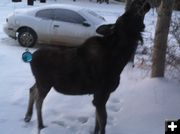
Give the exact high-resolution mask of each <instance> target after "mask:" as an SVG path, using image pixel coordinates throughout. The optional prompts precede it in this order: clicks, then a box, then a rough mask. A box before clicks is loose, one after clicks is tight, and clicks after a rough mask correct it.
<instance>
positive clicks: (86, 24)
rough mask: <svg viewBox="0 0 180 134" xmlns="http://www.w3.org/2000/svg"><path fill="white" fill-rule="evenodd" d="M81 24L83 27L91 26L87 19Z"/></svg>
mask: <svg viewBox="0 0 180 134" xmlns="http://www.w3.org/2000/svg"><path fill="white" fill-rule="evenodd" d="M82 25H83V26H85V27H90V26H91V25H90V24H89V23H88V22H87V21H84V22H83V23H82Z"/></svg>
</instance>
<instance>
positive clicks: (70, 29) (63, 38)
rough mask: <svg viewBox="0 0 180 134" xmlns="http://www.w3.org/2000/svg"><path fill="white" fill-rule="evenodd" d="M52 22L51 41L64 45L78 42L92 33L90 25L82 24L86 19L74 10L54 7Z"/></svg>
mask: <svg viewBox="0 0 180 134" xmlns="http://www.w3.org/2000/svg"><path fill="white" fill-rule="evenodd" d="M54 15H55V18H54V21H53V24H52V29H53V41H54V42H55V43H64V44H66V45H72V44H80V43H82V42H83V41H84V40H85V39H87V38H88V37H89V36H90V35H92V27H91V25H87V23H86V25H84V24H85V23H84V22H86V21H87V20H86V19H85V18H84V17H82V16H81V15H80V14H78V13H77V12H75V11H72V10H69V9H55V10H54Z"/></svg>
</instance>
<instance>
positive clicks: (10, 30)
mask: <svg viewBox="0 0 180 134" xmlns="http://www.w3.org/2000/svg"><path fill="white" fill-rule="evenodd" d="M3 31H4V32H5V33H6V34H7V35H8V36H9V37H11V38H13V39H16V30H15V29H14V28H12V27H9V26H8V25H7V24H4V25H3Z"/></svg>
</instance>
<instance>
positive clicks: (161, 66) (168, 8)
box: [151, 0, 174, 77]
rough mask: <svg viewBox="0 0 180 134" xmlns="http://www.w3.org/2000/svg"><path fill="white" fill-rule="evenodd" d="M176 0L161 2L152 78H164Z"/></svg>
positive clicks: (162, 0) (163, 0)
mask: <svg viewBox="0 0 180 134" xmlns="http://www.w3.org/2000/svg"><path fill="white" fill-rule="evenodd" d="M173 2H174V0H161V4H160V7H159V10H158V20H157V24H156V32H155V39H154V49H153V58H152V62H153V64H152V73H151V77H164V72H165V60H166V48H167V39H168V33H169V26H170V21H171V15H172V7H173Z"/></svg>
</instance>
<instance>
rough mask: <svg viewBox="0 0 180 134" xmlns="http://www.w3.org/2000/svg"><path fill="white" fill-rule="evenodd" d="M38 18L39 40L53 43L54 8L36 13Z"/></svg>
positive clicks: (37, 30)
mask: <svg viewBox="0 0 180 134" xmlns="http://www.w3.org/2000/svg"><path fill="white" fill-rule="evenodd" d="M36 17H37V18H38V25H37V26H36V32H37V34H38V40H39V42H43V43H51V40H52V30H51V27H52V22H53V19H54V17H53V10H52V9H43V10H40V11H38V12H37V13H36Z"/></svg>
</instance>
